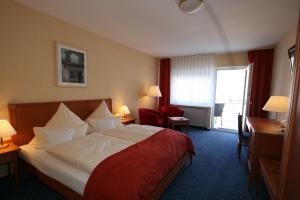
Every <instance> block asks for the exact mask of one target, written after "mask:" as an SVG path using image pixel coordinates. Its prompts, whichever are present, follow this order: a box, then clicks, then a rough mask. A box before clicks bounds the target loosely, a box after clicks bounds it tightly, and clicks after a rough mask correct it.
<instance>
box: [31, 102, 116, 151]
mask: <svg viewBox="0 0 300 200" xmlns="http://www.w3.org/2000/svg"><path fill="white" fill-rule="evenodd" d="M90 117H93V118H94V117H95V118H103V117H112V114H111V112H110V111H109V109H108V107H107V105H106V103H105V102H104V101H103V102H102V103H101V104H100V105H99V106H98V108H97V109H96V110H95V111H94V112H93V113H92V114H91V115H90V116H89V118H90ZM87 129H88V123H86V122H84V121H83V120H81V119H80V118H79V117H78V116H77V115H76V114H74V113H73V112H72V111H71V110H70V109H69V108H68V107H66V106H65V105H64V104H63V103H61V104H60V105H59V107H58V109H57V111H56V113H55V114H54V115H53V116H52V118H51V119H50V120H49V121H48V123H47V124H46V126H45V127H35V128H34V129H33V131H34V134H35V136H36V137H35V138H34V139H33V141H31V142H30V143H31V144H34V145H35V147H36V148H48V147H49V146H51V145H54V144H59V143H62V142H66V141H70V140H72V138H77V137H80V136H84V135H86V134H87Z"/></svg>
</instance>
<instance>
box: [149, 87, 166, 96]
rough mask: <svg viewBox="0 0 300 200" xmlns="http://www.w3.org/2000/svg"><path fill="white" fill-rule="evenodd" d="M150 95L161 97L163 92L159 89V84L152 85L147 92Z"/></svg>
mask: <svg viewBox="0 0 300 200" xmlns="http://www.w3.org/2000/svg"><path fill="white" fill-rule="evenodd" d="M147 95H148V96H150V97H161V96H162V95H161V92H160V90H159V87H158V86H157V85H152V86H151V87H150V88H149V90H148V93H147Z"/></svg>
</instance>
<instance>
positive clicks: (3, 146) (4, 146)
mask: <svg viewBox="0 0 300 200" xmlns="http://www.w3.org/2000/svg"><path fill="white" fill-rule="evenodd" d="M8 146H9V145H8V144H1V145H0V149H4V148H6V147H8Z"/></svg>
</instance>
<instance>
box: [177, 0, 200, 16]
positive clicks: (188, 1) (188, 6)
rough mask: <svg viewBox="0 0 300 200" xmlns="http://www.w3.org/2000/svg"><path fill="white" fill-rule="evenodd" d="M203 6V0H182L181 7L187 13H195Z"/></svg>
mask: <svg viewBox="0 0 300 200" xmlns="http://www.w3.org/2000/svg"><path fill="white" fill-rule="evenodd" d="M202 6H203V0H181V1H180V2H179V8H180V10H181V11H182V12H184V13H186V14H194V13H196V12H198V11H199V10H200V9H201V7H202Z"/></svg>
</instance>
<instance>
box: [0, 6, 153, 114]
mask: <svg viewBox="0 0 300 200" xmlns="http://www.w3.org/2000/svg"><path fill="white" fill-rule="evenodd" d="M0 26H1V29H0V32H1V37H0V60H1V65H0V69H1V70H0V73H1V74H0V118H8V112H7V103H16V102H37V101H57V100H80V99H93V98H108V97H111V98H112V99H113V110H114V112H117V111H118V108H119V106H120V105H121V104H126V105H128V107H129V109H130V111H132V112H133V114H134V115H136V116H137V108H138V107H140V106H146V107H152V106H153V105H154V101H153V99H151V98H149V97H145V96H144V94H145V90H146V89H147V88H148V87H149V86H150V85H152V84H155V83H156V82H157V59H156V58H153V57H151V56H148V55H145V54H143V53H140V52H137V51H135V50H133V49H130V48H128V47H125V46H123V45H120V44H118V43H116V42H113V41H111V40H108V39H105V38H103V37H100V36H98V35H96V34H93V33H90V32H87V31H85V30H82V29H80V28H77V27H75V26H73V25H70V24H67V23H64V22H62V21H59V20H57V19H55V18H52V17H50V16H47V15H45V14H42V13H40V12H37V11H34V10H32V9H29V8H27V7H24V6H22V5H20V4H17V3H14V2H12V1H7V0H1V2H0ZM57 42H60V43H63V44H67V45H70V46H73V47H77V48H80V49H84V50H86V51H87V57H88V59H87V65H88V68H87V69H88V71H87V78H88V87H86V88H67V87H58V86H57V85H56V73H57V65H56V43H57Z"/></svg>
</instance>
